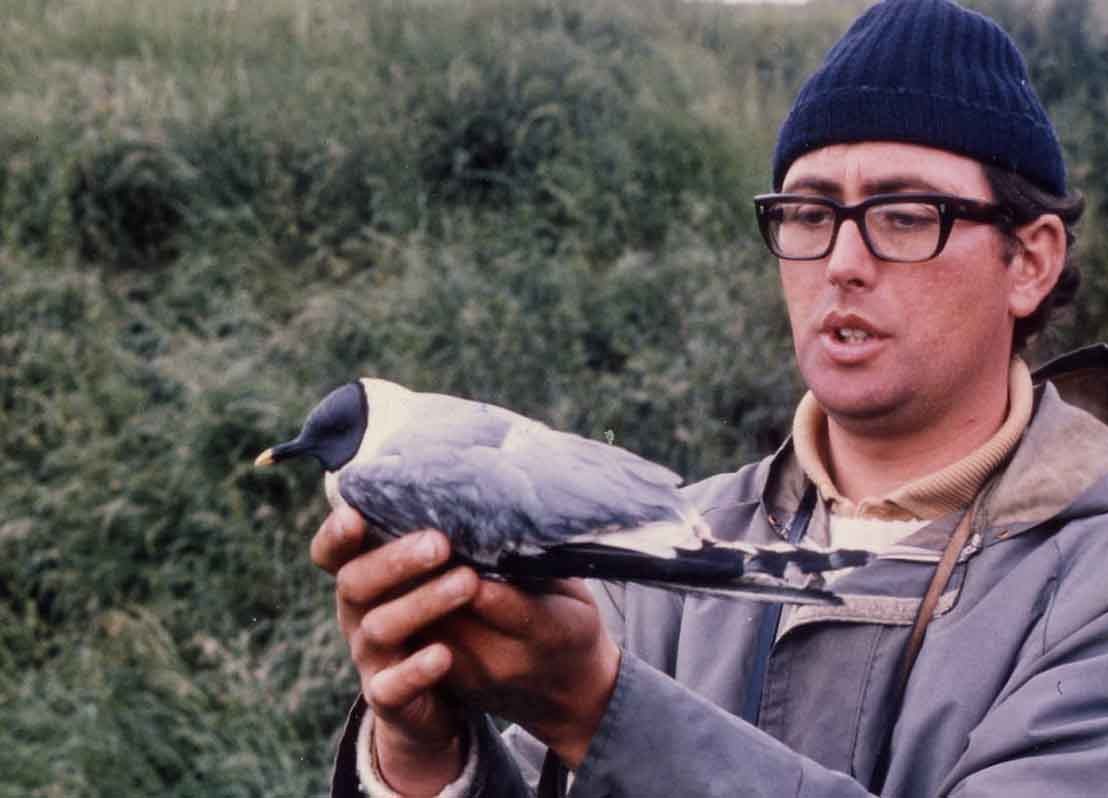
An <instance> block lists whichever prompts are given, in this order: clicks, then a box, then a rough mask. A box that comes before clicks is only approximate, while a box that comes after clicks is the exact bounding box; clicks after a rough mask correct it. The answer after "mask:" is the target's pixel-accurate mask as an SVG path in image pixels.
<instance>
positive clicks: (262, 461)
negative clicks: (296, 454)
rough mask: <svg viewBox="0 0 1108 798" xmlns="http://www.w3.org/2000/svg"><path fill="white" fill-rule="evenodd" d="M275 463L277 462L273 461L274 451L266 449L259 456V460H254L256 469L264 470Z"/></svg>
mask: <svg viewBox="0 0 1108 798" xmlns="http://www.w3.org/2000/svg"><path fill="white" fill-rule="evenodd" d="M274 462H275V461H274V459H273V450H272V449H266V450H265V451H264V452H262V453H261V454H259V455H258V456H257V458H256V459H255V460H254V467H255V468H263V467H265V466H270V465H273V463H274Z"/></svg>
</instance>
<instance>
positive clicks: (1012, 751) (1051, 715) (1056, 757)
mask: <svg viewBox="0 0 1108 798" xmlns="http://www.w3.org/2000/svg"><path fill="white" fill-rule="evenodd" d="M1106 531H1108V530H1106V529H1104V528H1100V529H1097V530H1095V532H1096V533H1097V534H1100V535H1103V534H1104V532H1106ZM1092 536H1093V535H1092V534H1090V537H1092ZM1086 554H1087V556H1084V557H1077V558H1075V559H1074V560H1073V561H1072V563H1071V568H1070V569H1069V571H1070V572H1069V573H1068V574H1060V575H1059V579H1058V580H1057V582H1056V583H1055V584H1056V589H1055V591H1054V594H1053V595H1052V596H1051V597H1050V604H1049V610H1048V612H1047V613H1046V615H1045V617H1044V621H1043V623H1042V624H1041V625H1040V626H1038V627H1037V628H1036V629H1035V631H1034V633H1033V634H1032V635H1030V636H1029V639H1028V640H1027V641H1026V642H1025V645H1024V655H1023V656H1021V657H1020V659H1019V661H1018V662H1017V663H1016V666H1015V668H1014V670H1013V672H1012V674H1011V676H1010V677H1009V678H1008V679H1007V684H1006V686H1005V687H1004V688H1003V689H1002V690H1001V692H1000V693H999V695H998V696H997V699H996V701H995V702H994V704H993V706H992V707H991V708H990V710H989V712H988V713H987V714H986V715H985V717H984V718H983V719H982V720H981V722H980V723H979V724H978V725H977V727H976V728H975V729H974V730H973V731H972V733H971V734H970V735H969V738H968V740H967V744H966V749H965V751H964V752H963V754H962V756H961V757H960V758H959V760H958V762H956V763H955V765H954V767H953V768H951V770H950V772H949V774H948V775H947V778H946V781H945V783H944V784H943V788H942V789H941V791H940V792H941V794H942V795H943V796H951V798H984V797H985V796H990V797H991V796H1000V795H1002V796H1004V797H1005V798H1033V797H1035V796H1043V795H1049V796H1051V798H1079V796H1089V795H1103V794H1104V792H1105V777H1106V774H1108V588H1105V586H1104V574H1103V567H1104V565H1103V562H1104V558H1103V547H1100V548H1093V549H1092V550H1090V551H1087V552H1086ZM1045 598H1046V597H1044V600H1045ZM894 745H895V738H894ZM894 750H895V748H894ZM894 755H895V754H894Z"/></svg>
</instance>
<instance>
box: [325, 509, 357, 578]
mask: <svg viewBox="0 0 1108 798" xmlns="http://www.w3.org/2000/svg"><path fill="white" fill-rule="evenodd" d="M367 531H368V528H367V526H366V522H365V520H364V519H363V518H362V517H361V516H360V515H358V513H357V512H355V511H354V510H353V509H351V508H350V507H340V508H339V509H338V510H335V511H334V512H333V513H331V514H330V515H328V516H327V518H325V519H324V521H323V523H322V524H321V525H320V527H319V531H318V532H316V534H315V537H313V538H312V545H311V555H312V562H313V563H315V564H316V565H317V566H318V567H320V568H322V569H323V570H324V571H326V572H327V573H329V574H332V575H334V574H336V573H338V570H339V569H340V568H341V567H342V566H343V565H345V564H346V563H347V562H349V561H350V560H352V559H354V558H355V557H357V556H358V555H359V554H361V553H362V551H363V550H364V549H365V540H366V532H367Z"/></svg>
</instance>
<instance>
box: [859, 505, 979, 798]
mask: <svg viewBox="0 0 1108 798" xmlns="http://www.w3.org/2000/svg"><path fill="white" fill-rule="evenodd" d="M972 531H973V508H972V507H971V508H970V509H968V510H966V512H965V514H964V515H963V516H962V520H961V521H959V522H958V527H957V529H955V530H954V534H953V535H951V536H950V540H949V541H948V542H947V544H946V548H945V549H943V555H942V557H941V558H940V559H939V564H938V565H936V566H935V572H934V573H933V574H932V575H931V582H930V583H929V584H928V585H927V592H926V593H924V594H923V600H922V601H921V602H920V605H919V610H918V611H917V612H916V620H915V622H913V624H912V633H911V634H910V635H909V636H908V642H907V643H906V644H905V646H904V653H903V654H902V655H901V658H900V668H899V669H898V670H897V676H896V690H895V692H894V693H893V698H892V701H893V712H892V722H891V724H890V725H889V733H888V735H886V737H885V744H884V745H883V746H882V748H881V753H880V755H879V756H878V757H877V766H876V768H875V769H874V773H873V779H872V782H871V790H872V791H873V792H875V793H880V792H881V788H882V787H883V786H884V784H885V777H886V776H887V775H888V771H889V757H890V756H891V754H892V750H891V749H892V739H893V729H894V728H895V727H896V719H897V717H898V716H899V715H900V705H901V703H902V702H903V700H904V690H905V689H906V688H907V687H908V677H909V676H911V675H912V667H913V666H914V665H915V664H916V657H918V656H919V651H920V649H921V648H922V647H923V638H924V636H925V635H926V634H927V625H928V624H929V623H931V619H932V618H934V617H935V608H936V607H937V606H938V604H939V597H940V596H941V595H942V594H943V590H945V589H946V586H947V583H949V582H950V575H951V574H952V573H954V566H955V565H956V564H957V563H958V555H959V554H961V553H962V549H964V548H965V546H966V542H967V541H968V540H969V538H970V533H971V532H972Z"/></svg>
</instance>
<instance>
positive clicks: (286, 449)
mask: <svg viewBox="0 0 1108 798" xmlns="http://www.w3.org/2000/svg"><path fill="white" fill-rule="evenodd" d="M307 448H308V447H306V446H305V445H304V444H302V443H301V442H300V439H299V438H298V439H296V440H291V441H289V442H288V443H279V444H277V445H276V446H271V447H270V448H268V449H266V450H265V451H264V452H262V453H261V454H259V455H258V456H257V458H256V459H255V460H254V465H255V466H256V467H257V468H263V467H265V466H270V465H273V464H274V463H280V462H282V461H283V460H291V459H293V458H294V457H300V456H302V455H305V454H307V453H308V451H307Z"/></svg>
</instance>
